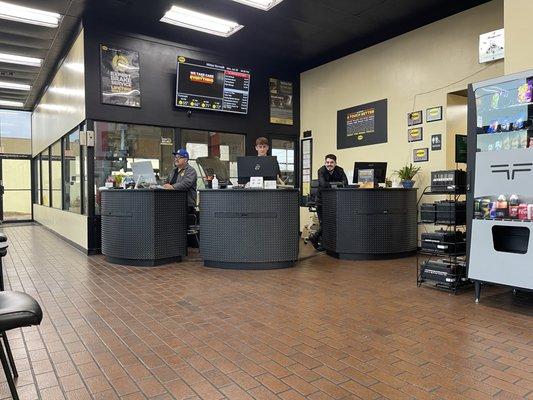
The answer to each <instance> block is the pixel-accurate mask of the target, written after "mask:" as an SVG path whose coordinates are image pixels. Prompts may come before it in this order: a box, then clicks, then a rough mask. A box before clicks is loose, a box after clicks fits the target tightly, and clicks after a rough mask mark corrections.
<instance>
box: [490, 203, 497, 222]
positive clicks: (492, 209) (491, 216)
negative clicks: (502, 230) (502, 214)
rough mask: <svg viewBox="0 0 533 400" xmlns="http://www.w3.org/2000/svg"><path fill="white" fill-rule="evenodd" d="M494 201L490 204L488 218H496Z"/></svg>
mask: <svg viewBox="0 0 533 400" xmlns="http://www.w3.org/2000/svg"><path fill="white" fill-rule="evenodd" d="M496 203H497V202H496V201H494V202H493V203H492V205H491V206H490V214H489V215H490V219H496Z"/></svg>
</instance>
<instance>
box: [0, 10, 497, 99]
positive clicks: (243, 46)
mask: <svg viewBox="0 0 533 400" xmlns="http://www.w3.org/2000/svg"><path fill="white" fill-rule="evenodd" d="M7 1H9V2H12V3H14V4H19V5H23V6H27V7H34V8H39V9H42V10H46V11H54V12H58V13H60V14H61V15H62V16H63V18H62V22H61V25H60V27H59V28H58V29H51V28H43V27H39V26H35V25H28V24H22V23H17V22H12V21H6V20H0V52H5V53H11V54H18V55H25V56H30V57H43V58H44V60H45V61H44V64H43V66H42V67H41V68H32V67H22V66H16V65H14V64H1V63H0V80H11V81H17V82H23V83H29V84H31V85H32V90H31V92H30V93H27V92H19V91H13V90H4V89H0V98H1V99H6V100H18V101H23V102H24V103H25V107H24V108H25V109H30V110H31V109H33V107H34V105H35V102H36V101H37V99H38V97H39V95H40V94H41V93H42V91H43V89H44V87H45V85H46V84H47V83H48V82H49V81H50V80H51V75H53V73H54V70H55V68H56V67H57V64H58V62H59V61H60V58H61V56H62V54H64V51H65V49H66V47H67V46H68V45H69V43H70V42H71V41H72V39H73V35H74V34H75V33H76V29H77V26H78V22H79V20H80V18H81V16H82V14H83V13H84V12H85V13H86V15H87V17H88V20H89V19H90V20H92V21H93V22H92V23H93V24H97V25H98V26H100V27H101V29H126V30H128V31H130V32H137V33H141V34H146V35H152V36H155V37H158V38H161V39H164V40H168V41H171V42H177V43H181V44H186V45H189V46H194V47H200V48H204V49H206V50H211V51H214V52H217V53H220V54H230V55H236V56H239V57H240V58H241V59H250V60H252V59H253V60H254V61H256V62H257V60H261V61H263V62H265V63H269V64H275V65H279V66H281V67H284V68H286V69H289V70H291V71H294V72H302V71H304V70H307V69H310V68H313V67H315V66H318V65H320V64H323V63H325V62H328V61H331V60H333V59H336V58H339V57H342V56H345V55H347V54H350V53H353V52H354V51H357V50H361V49H363V48H366V47H369V46H371V45H374V44H376V43H379V42H382V41H384V40H387V39H389V38H392V37H394V36H397V35H400V34H402V33H405V32H408V31H410V30H413V29H416V28H418V27H421V26H423V25H426V24H428V23H431V22H434V21H437V20H439V19H442V18H445V17H447V16H450V15H452V14H455V13H457V12H460V11H463V10H466V9H468V8H471V7H474V6H476V5H479V4H482V3H486V2H488V1H489V0H284V1H283V2H282V3H281V4H279V5H277V6H276V7H274V8H272V9H271V10H270V11H268V12H265V11H261V10H258V9H255V8H252V7H248V6H245V5H243V4H240V3H236V2H233V1H231V0H149V1H148V0H7ZM172 4H176V5H181V6H184V7H187V8H190V9H193V10H197V11H202V12H207V13H211V14H213V15H216V16H219V17H222V18H227V19H231V20H233V21H236V22H238V23H240V24H242V25H244V26H245V27H244V28H243V29H241V30H240V31H239V32H237V33H236V34H234V35H233V36H231V37H229V38H220V37H217V36H213V35H209V34H205V33H201V32H196V31H191V30H188V29H184V28H180V27H176V26H172V25H168V24H165V23H161V22H159V19H160V18H161V17H162V16H163V14H164V13H165V11H167V10H168V9H169V8H170V7H171V5H172Z"/></svg>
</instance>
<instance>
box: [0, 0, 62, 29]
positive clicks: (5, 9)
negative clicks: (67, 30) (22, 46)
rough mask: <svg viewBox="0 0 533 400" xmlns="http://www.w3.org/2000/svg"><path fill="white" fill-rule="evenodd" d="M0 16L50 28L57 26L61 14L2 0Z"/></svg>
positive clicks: (0, 2)
mask: <svg viewBox="0 0 533 400" xmlns="http://www.w3.org/2000/svg"><path fill="white" fill-rule="evenodd" d="M0 18H2V19H8V20H10V21H17V22H24V23H26V24H33V25H41V26H46V27H48V28H57V27H58V26H59V18H61V15H59V14H58V13H54V12H48V11H42V10H37V9H35V8H29V7H22V6H16V5H15V4H10V3H5V2H3V1H0Z"/></svg>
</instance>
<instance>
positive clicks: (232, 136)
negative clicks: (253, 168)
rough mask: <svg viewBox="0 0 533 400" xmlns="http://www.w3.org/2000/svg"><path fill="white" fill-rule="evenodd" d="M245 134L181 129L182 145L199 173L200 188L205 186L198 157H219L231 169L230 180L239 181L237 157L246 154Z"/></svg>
mask: <svg viewBox="0 0 533 400" xmlns="http://www.w3.org/2000/svg"><path fill="white" fill-rule="evenodd" d="M245 138H246V137H245V136H244V135H241V134H236V133H219V132H208V131H196V130H191V129H182V130H181V147H182V148H185V149H187V152H188V153H189V156H190V160H189V161H190V164H191V166H193V167H194V169H196V172H197V173H198V188H203V187H205V185H204V182H203V179H202V171H200V169H199V168H198V165H197V164H196V158H198V157H218V158H219V159H220V160H221V161H222V162H223V163H224V164H226V167H227V168H228V171H229V176H230V180H231V181H232V182H233V183H237V157H239V156H244V154H245V152H244V146H245Z"/></svg>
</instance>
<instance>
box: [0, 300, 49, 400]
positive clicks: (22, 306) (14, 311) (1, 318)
mask: <svg viewBox="0 0 533 400" xmlns="http://www.w3.org/2000/svg"><path fill="white" fill-rule="evenodd" d="M42 319H43V311H42V310H41V307H40V306H39V303H37V301H35V299H34V298H33V297H31V296H30V295H28V294H26V293H22V292H14V291H5V292H0V333H1V334H2V337H3V339H4V340H3V342H4V346H5V348H6V351H5V352H4V346H2V345H1V344H0V360H1V361H2V368H3V369H4V373H5V374H6V379H7V383H8V385H9V390H10V391H11V396H12V397H13V399H14V400H18V399H19V396H18V394H17V389H16V388H15V383H14V381H13V378H16V377H17V376H18V373H17V369H16V367H15V361H14V360H13V355H12V354H11V349H10V347H9V342H8V341H7V336H6V331H9V330H11V329H15V328H22V327H24V326H31V325H39V324H40V323H41V321H42ZM6 353H7V357H6ZM8 358H9V361H8Z"/></svg>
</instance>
